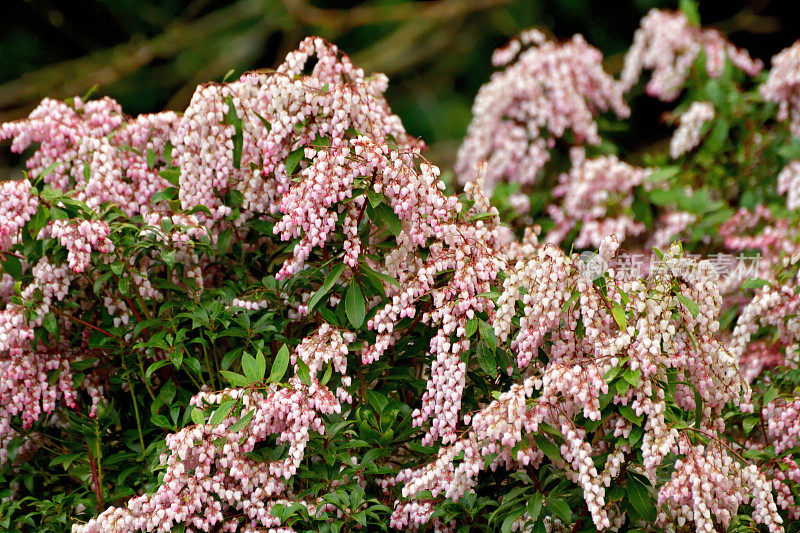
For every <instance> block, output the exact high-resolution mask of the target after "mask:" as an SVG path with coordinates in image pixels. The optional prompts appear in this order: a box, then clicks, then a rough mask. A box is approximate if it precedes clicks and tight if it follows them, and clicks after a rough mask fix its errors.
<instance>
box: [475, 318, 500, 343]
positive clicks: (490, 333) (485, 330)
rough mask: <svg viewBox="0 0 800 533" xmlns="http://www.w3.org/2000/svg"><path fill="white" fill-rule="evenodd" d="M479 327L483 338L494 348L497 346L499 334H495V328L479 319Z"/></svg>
mask: <svg viewBox="0 0 800 533" xmlns="http://www.w3.org/2000/svg"><path fill="white" fill-rule="evenodd" d="M478 329H480V331H481V339H483V341H484V342H485V343H486V344H488V345H489V346H490V347H492V348H496V347H497V336H496V335H495V334H494V328H493V327H491V326H490V325H489V324H487V323H486V322H484V321H483V320H479V321H478Z"/></svg>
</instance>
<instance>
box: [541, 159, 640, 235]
mask: <svg viewBox="0 0 800 533" xmlns="http://www.w3.org/2000/svg"><path fill="white" fill-rule="evenodd" d="M571 157H572V170H570V172H568V173H564V174H561V176H559V179H558V181H559V183H558V185H557V186H556V187H555V188H553V196H554V197H555V198H561V199H562V200H561V205H558V206H556V205H550V206H548V214H549V215H550V216H551V217H552V219H553V221H554V222H555V227H554V228H553V229H552V230H551V231H550V233H548V234H547V237H546V240H547V241H549V242H553V243H560V242H561V241H562V240H563V239H564V238H565V237H566V236H567V233H569V232H570V231H571V230H572V229H573V228H574V227H575V226H576V225H578V224H580V231H579V233H578V236H577V237H576V238H575V241H574V245H575V247H576V248H590V247H591V248H597V247H598V246H600V244H601V243H602V242H603V239H604V238H605V237H606V236H608V235H616V236H617V238H618V239H619V241H620V242H623V241H625V239H627V238H628V237H635V236H636V235H639V234H641V233H642V232H644V230H645V227H644V224H642V223H641V222H635V221H634V220H633V216H632V212H631V207H632V205H633V189H634V188H635V187H636V186H638V185H641V184H642V183H643V182H644V181H645V179H647V176H649V175H650V173H651V170H650V169H644V168H637V167H633V166H631V165H629V164H627V163H623V162H622V161H620V160H619V159H617V157H615V156H613V155H612V156H603V157H598V158H596V159H589V160H587V159H586V154H585V151H584V150H583V149H581V148H573V149H572V151H571Z"/></svg>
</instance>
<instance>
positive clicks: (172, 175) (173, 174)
mask: <svg viewBox="0 0 800 533" xmlns="http://www.w3.org/2000/svg"><path fill="white" fill-rule="evenodd" d="M158 175H159V176H161V177H162V178H164V179H165V180H167V181H168V182H170V183H171V184H173V185H174V186H175V187H178V186H179V183H180V177H181V171H180V169H177V168H168V169H165V170H162V171H161V172H159V173H158Z"/></svg>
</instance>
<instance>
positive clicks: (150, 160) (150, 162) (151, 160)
mask: <svg viewBox="0 0 800 533" xmlns="http://www.w3.org/2000/svg"><path fill="white" fill-rule="evenodd" d="M154 166H156V154H155V152H153V149H152V148H148V149H147V168H149V169H152V168H153V167H154Z"/></svg>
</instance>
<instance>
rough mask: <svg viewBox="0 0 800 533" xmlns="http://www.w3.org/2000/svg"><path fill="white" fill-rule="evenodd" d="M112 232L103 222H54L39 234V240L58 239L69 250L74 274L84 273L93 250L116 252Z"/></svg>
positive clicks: (68, 257) (105, 252) (69, 263)
mask: <svg viewBox="0 0 800 533" xmlns="http://www.w3.org/2000/svg"><path fill="white" fill-rule="evenodd" d="M110 231H111V228H110V227H109V225H108V223H107V222H104V221H101V220H81V221H80V222H77V221H69V220H54V221H53V222H51V223H50V224H49V225H48V226H46V227H44V228H43V229H42V230H41V232H40V233H39V238H40V239H42V238H47V237H52V238H54V239H58V241H59V242H60V243H61V245H62V246H64V247H65V248H66V249H67V263H68V265H69V267H70V268H71V269H72V270H73V271H74V272H78V273H80V272H83V271H84V270H85V269H86V267H87V266H89V264H90V263H91V259H92V250H94V251H96V252H100V253H104V254H107V253H111V252H113V251H114V243H113V242H111V241H110V240H109V238H108V234H109V232H110Z"/></svg>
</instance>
